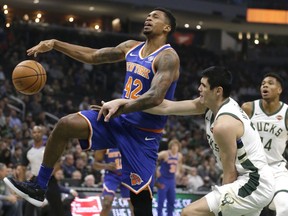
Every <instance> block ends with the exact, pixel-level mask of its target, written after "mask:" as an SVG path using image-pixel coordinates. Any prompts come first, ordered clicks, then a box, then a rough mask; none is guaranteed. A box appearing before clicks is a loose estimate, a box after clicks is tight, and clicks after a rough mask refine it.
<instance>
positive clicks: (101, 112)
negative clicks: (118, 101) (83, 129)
mask: <svg viewBox="0 0 288 216" xmlns="http://www.w3.org/2000/svg"><path fill="white" fill-rule="evenodd" d="M103 110H104V109H103V107H102V108H101V109H100V110H99V113H98V116H97V121H99V120H100V119H101V116H102V115H103Z"/></svg>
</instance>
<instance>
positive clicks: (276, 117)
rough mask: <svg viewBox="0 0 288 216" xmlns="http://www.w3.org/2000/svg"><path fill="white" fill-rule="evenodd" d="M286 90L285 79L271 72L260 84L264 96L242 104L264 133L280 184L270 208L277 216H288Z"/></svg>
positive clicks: (266, 147)
mask: <svg viewBox="0 0 288 216" xmlns="http://www.w3.org/2000/svg"><path fill="white" fill-rule="evenodd" d="M282 91H283V80H282V78H281V77H280V76H279V75H278V74H276V73H268V74H266V75H264V78H263V80H262V83H261V87H260V92H261V96H262V98H261V99H258V100H255V101H250V102H246V103H244V104H243V105H242V108H243V110H244V111H245V112H246V113H247V115H248V116H249V117H250V119H251V121H252V123H253V125H254V127H255V129H256V130H257V131H258V132H259V134H260V137H261V140H262V144H263V146H264V150H265V153H266V156H267V160H268V164H269V165H270V167H271V168H272V170H273V174H274V177H275V181H276V187H275V195H274V198H273V202H272V203H271V204H270V205H269V208H270V209H271V210H274V211H275V210H276V216H286V215H288V202H287V200H288V170H287V168H286V164H287V161H286V159H285V158H284V157H283V153H284V152H285V149H286V148H287V140H288V105H287V104H286V103H284V102H282V101H280V96H281V93H282Z"/></svg>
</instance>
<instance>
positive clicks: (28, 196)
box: [4, 177, 47, 207]
mask: <svg viewBox="0 0 288 216" xmlns="http://www.w3.org/2000/svg"><path fill="white" fill-rule="evenodd" d="M4 182H5V184H6V185H7V186H8V187H9V188H10V189H11V190H13V191H14V192H15V193H16V194H17V195H18V196H20V197H22V198H23V199H25V200H27V201H28V202H30V203H31V204H33V205H35V206H37V207H42V206H44V205H45V203H47V200H46V199H45V193H46V191H45V190H43V189H42V188H40V186H39V185H37V183H36V181H26V182H18V181H15V180H14V179H13V178H10V177H6V178H4Z"/></svg>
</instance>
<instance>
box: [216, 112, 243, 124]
mask: <svg viewBox="0 0 288 216" xmlns="http://www.w3.org/2000/svg"><path fill="white" fill-rule="evenodd" d="M222 115H229V116H232V117H233V118H235V119H237V120H239V121H241V122H242V120H241V119H240V118H238V116H236V115H234V114H232V113H228V112H223V113H220V114H219V115H218V116H217V119H218V118H219V116H222Z"/></svg>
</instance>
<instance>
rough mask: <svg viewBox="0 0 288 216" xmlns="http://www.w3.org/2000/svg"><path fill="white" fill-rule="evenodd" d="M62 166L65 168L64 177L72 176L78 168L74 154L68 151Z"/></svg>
mask: <svg viewBox="0 0 288 216" xmlns="http://www.w3.org/2000/svg"><path fill="white" fill-rule="evenodd" d="M61 167H62V169H63V173H64V177H65V178H71V177H72V173H73V172H74V171H75V170H76V167H75V166H74V157H73V155H72V154H70V153H68V154H66V155H65V159H64V161H63V163H62V165H61ZM80 174H81V173H80ZM81 177H82V176H81ZM80 179H81V178H80Z"/></svg>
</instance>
